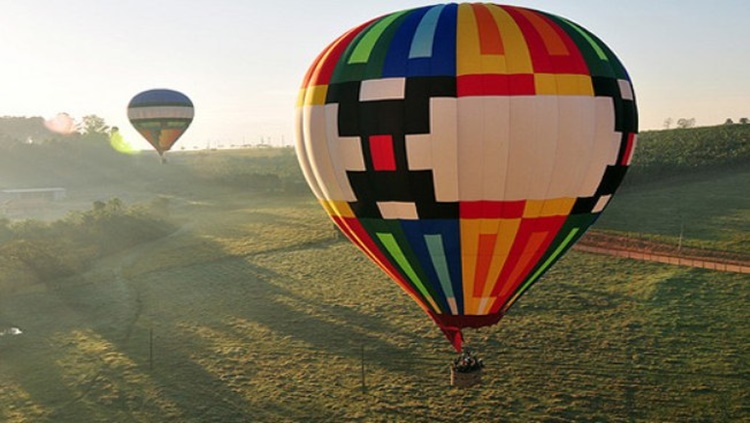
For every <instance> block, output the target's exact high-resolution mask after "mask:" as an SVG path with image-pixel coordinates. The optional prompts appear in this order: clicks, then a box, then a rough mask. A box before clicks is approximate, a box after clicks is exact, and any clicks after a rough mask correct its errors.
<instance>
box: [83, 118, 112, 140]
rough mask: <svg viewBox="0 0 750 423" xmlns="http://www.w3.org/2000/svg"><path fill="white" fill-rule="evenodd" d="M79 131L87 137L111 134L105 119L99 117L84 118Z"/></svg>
mask: <svg viewBox="0 0 750 423" xmlns="http://www.w3.org/2000/svg"><path fill="white" fill-rule="evenodd" d="M78 129H79V130H80V131H81V133H83V134H85V135H92V134H108V133H109V126H107V124H106V122H104V119H103V118H100V117H99V116H97V115H86V116H84V117H83V118H82V119H81V123H79V124H78Z"/></svg>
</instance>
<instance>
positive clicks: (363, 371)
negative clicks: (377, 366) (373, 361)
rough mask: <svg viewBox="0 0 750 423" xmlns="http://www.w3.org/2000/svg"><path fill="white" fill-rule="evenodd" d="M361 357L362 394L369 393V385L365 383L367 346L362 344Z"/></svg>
mask: <svg viewBox="0 0 750 423" xmlns="http://www.w3.org/2000/svg"><path fill="white" fill-rule="evenodd" d="M361 357H362V393H363V394H365V393H367V384H366V383H365V345H364V344H362V347H361Z"/></svg>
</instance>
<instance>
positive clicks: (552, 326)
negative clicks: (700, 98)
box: [0, 128, 750, 423]
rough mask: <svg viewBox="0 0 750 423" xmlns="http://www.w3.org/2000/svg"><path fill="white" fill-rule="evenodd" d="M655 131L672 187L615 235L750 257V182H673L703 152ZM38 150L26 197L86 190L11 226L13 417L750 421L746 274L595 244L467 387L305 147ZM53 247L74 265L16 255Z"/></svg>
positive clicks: (532, 299)
mask: <svg viewBox="0 0 750 423" xmlns="http://www.w3.org/2000/svg"><path fill="white" fill-rule="evenodd" d="M699 129H700V128H699ZM714 130H715V129H711V130H709V131H707V133H711V131H714ZM690 131H691V130H688V131H687V132H686V134H690V133H691V132H690ZM667 132H668V131H667ZM699 133H702V132H700V131H699ZM667 135H669V134H667ZM654 136H656V138H655V139H656V141H653V140H652V141H648V137H647V141H646V144H647V145H648V144H649V143H652V144H651V147H647V149H646V151H648V148H652V149H653V151H652V153H649V154H653V155H654V157H657V158H658V160H656V161H655V162H654V163H656V162H658V163H662V164H663V165H659V166H656V165H653V166H652V167H651V168H650V169H662V168H663V169H669V172H665V173H663V174H664V175H669V176H668V177H667V176H665V177H664V178H662V179H659V180H658V181H650V182H643V183H637V184H633V185H632V186H629V187H627V189H625V190H623V191H622V192H621V193H619V194H618V195H617V196H616V197H615V200H614V201H613V202H612V203H611V205H610V206H609V207H608V210H607V211H606V213H605V214H604V215H603V217H602V219H600V220H599V222H597V224H596V230H599V231H602V230H605V231H607V232H612V233H617V234H621V233H624V234H627V235H630V236H635V237H657V238H659V239H661V240H664V241H665V242H671V243H675V244H676V243H677V242H680V243H683V244H682V245H685V246H690V247H691V248H693V247H694V246H696V245H698V246H710V247H712V248H718V249H726V250H732V249H738V250H744V249H747V248H748V239H747V234H748V233H750V231H748V230H747V228H748V224H750V204H748V203H747V201H748V199H747V198H748V196H747V193H746V187H747V186H749V185H748V184H749V183H750V172H748V171H747V170H746V169H745V168H743V167H744V166H743V165H741V164H740V165H732V163H735V161H734V158H732V157H733V156H732V155H729V156H727V158H725V159H722V160H723V161H719V162H717V163H711V164H709V163H704V164H701V165H698V166H697V167H695V168H691V167H680V166H677V167H669V166H668V163H670V159H668V158H667V157H666V156H670V155H673V152H674V149H675V148H678V147H679V146H680V145H683V142H682V141H680V142H677V143H671V142H668V141H664V142H663V143H662V142H661V141H658V140H659V137H663V136H666V135H664V134H660V133H656V134H654ZM702 136H703V135H701V137H702ZM727 139H729V138H727ZM696 142H697V141H696ZM701 142H710V141H708V140H707V139H703V140H702V141H701ZM744 142H746V141H744ZM743 145H745V144H743V143H740V147H742V146H743ZM22 148H23V149H24V150H22V151H23V154H21V155H15V156H8V155H0V160H3V163H4V164H7V165H9V166H13V169H15V172H17V173H13V174H10V172H9V171H8V168H7V167H4V166H0V176H2V175H5V176H4V177H7V178H8V179H5V180H4V184H3V185H4V186H8V185H5V184H6V183H8V184H12V185H13V186H17V185H22V184H23V183H27V184H28V185H26V186H34V185H37V184H41V185H42V186H50V185H54V186H58V185H63V186H65V187H66V188H67V189H68V193H69V196H68V197H67V198H66V199H64V200H62V201H60V202H59V203H58V202H55V203H52V202H50V203H43V204H37V205H36V206H34V207H33V208H31V209H27V210H17V212H19V213H20V215H19V216H15V217H23V216H32V215H39V216H41V217H46V218H48V219H49V221H48V222H38V221H28V222H26V221H23V220H17V219H15V217H14V219H13V220H10V221H2V225H0V245H1V246H2V247H3V248H4V250H3V261H2V262H0V263H1V264H2V266H3V271H4V272H5V273H4V274H3V275H4V276H5V275H9V274H10V273H8V272H13V274H12V275H13V277H10V278H6V279H3V282H0V331H2V330H3V329H4V328H16V327H17V328H20V329H21V330H22V331H23V333H22V334H21V335H13V336H10V335H4V336H0V421H3V422H5V421H7V422H13V423H15V422H30V421H33V422H67V421H71V422H73V421H144V422H150V421H163V422H169V421H175V422H178V421H179V422H182V421H201V422H214V421H215V422H225V421H259V422H298V421H321V422H322V421H352V422H368V423H369V422H390V421H415V422H452V421H459V420H461V421H519V422H525V421H550V422H554V421H559V422H565V421H614V422H620V421H623V422H624V421H745V420H748V419H750V411H749V410H748V409H747V406H746V404H748V403H750V384H749V382H748V381H750V367H749V365H748V363H750V345H748V339H750V327H748V325H747V324H746V322H747V321H748V320H750V314H749V313H750V310H749V309H748V308H747V307H746V305H747V303H748V301H750V284H748V277H747V275H740V274H734V273H725V272H713V271H709V270H704V269H690V268H685V267H679V266H671V265H664V264H656V263H646V262H639V261H633V260H627V259H619V258H612V257H606V256H599V255H593V254H585V253H581V252H577V251H572V252H570V253H569V254H568V255H566V256H565V257H564V258H562V259H561V260H560V262H559V263H557V264H556V265H555V267H554V268H553V269H552V270H551V271H550V272H549V273H548V274H546V275H545V276H544V278H543V280H541V281H540V282H539V283H538V284H537V285H535V286H534V287H533V288H532V290H531V291H530V292H529V293H528V294H526V295H525V296H524V298H522V299H521V300H520V301H519V303H518V304H517V305H516V306H515V307H514V308H513V309H512V310H511V311H510V313H508V315H507V316H506V317H505V318H504V320H503V321H502V322H501V323H500V324H499V325H498V326H495V327H491V328H486V329H482V330H477V331H467V332H468V333H467V338H468V342H469V347H471V348H473V349H474V350H475V351H477V352H478V353H479V354H480V355H481V357H483V358H484V360H485V363H486V364H487V366H486V368H485V374H484V380H483V383H482V385H481V386H479V387H476V388H473V389H468V390H459V389H453V388H450V387H449V385H448V363H449V362H450V360H451V359H452V358H453V354H452V351H451V349H450V347H449V346H448V345H447V343H446V342H445V339H444V337H443V335H442V334H441V333H440V331H439V329H437V328H436V327H435V326H434V325H432V324H431V323H430V321H429V319H428V318H427V317H426V316H425V315H424V313H422V311H421V310H419V308H418V307H416V306H415V305H414V304H413V303H412V301H411V300H410V299H409V298H408V297H407V296H406V295H404V294H403V292H402V291H401V290H400V289H399V288H398V287H397V286H396V285H395V284H393V283H392V282H391V281H389V280H388V278H387V276H385V275H384V274H383V273H382V272H380V271H379V270H378V269H377V268H376V267H375V266H374V265H373V264H372V263H370V262H369V261H368V260H367V259H366V258H365V257H364V256H363V255H362V254H361V253H359V252H358V251H357V250H356V249H355V248H354V247H353V246H352V245H350V244H349V243H347V242H345V241H343V240H341V239H339V238H338V237H336V232H335V231H334V230H333V229H332V227H331V224H330V221H329V219H328V218H327V217H326V216H325V213H324V212H323V210H321V208H320V207H319V206H318V204H316V202H315V201H314V199H313V198H312V195H311V194H310V193H309V191H308V190H307V189H306V188H305V187H304V185H302V186H301V188H300V183H301V175H300V173H299V170H298V169H297V167H296V159H295V158H294V155H293V153H292V151H290V150H288V149H285V150H280V149H278V150H277V149H273V150H262V151H260V150H238V151H207V152H189V153H187V152H186V153H177V154H170V155H169V161H168V163H167V164H166V165H162V164H160V163H159V160H158V158H156V156H155V155H154V154H149V153H143V154H138V155H132V156H126V155H120V154H118V153H115V152H114V151H112V150H111V149H109V147H108V146H107V145H106V144H98V145H96V146H95V147H84V146H83V145H69V144H65V143H60V144H57V145H52V144H50V145H49V146H47V145H34V146H25V147H22ZM40 150H43V151H44V153H43V154H41V153H40V154H38V153H39V152H40ZM735 151H737V152H740V151H743V150H742V148H737V149H735ZM644 154H645V153H644ZM737 154H739V153H737ZM14 160H15V162H16V163H14ZM699 163H703V162H699ZM738 163H739V162H738ZM639 169H641V170H639ZM647 169H649V168H648V167H647V166H644V167H643V168H639V167H638V166H634V167H633V169H632V172H631V173H630V174H629V175H628V178H630V177H631V176H634V175H636V178H634V179H637V175H638V174H639V172H643V171H645V170H647ZM696 169H697V170H696ZM3 172H5V173H3ZM113 198H114V199H113ZM92 204H93V207H92ZM147 206H148V207H147ZM51 209H54V211H55V212H56V213H58V214H62V213H63V212H65V211H66V210H67V209H74V210H78V212H77V213H74V214H73V215H69V217H61V218H54V216H52V213H49V212H50V210H51ZM63 216H64V214H63ZM676 216H677V217H679V219H678V218H675V217H676ZM134 219H137V220H134ZM139 222H140V223H139ZM133 223H135V224H136V225H137V229H138V230H135V229H136V228H134V227H133V226H131V225H132V224H133ZM149 225H156V227H153V228H149V229H148V230H142V229H143V228H144V227H149ZM123 233H125V235H127V236H124V235H123ZM43 236H46V237H51V239H54V240H55V242H51V243H46V242H45V239H50V238H44V237H43ZM114 240H118V241H121V242H119V243H116V242H114ZM19 241H23V242H20V243H19ZM30 241H34V242H35V244H34V245H36V246H37V247H39V246H44V247H45V248H40V250H41V252H42V253H44V254H45V256H43V257H48V258H49V257H52V258H54V259H55V260H54V261H49V262H45V263H52V264H54V265H55V266H57V267H55V268H42V269H41V270H43V271H44V272H41V273H40V272H38V271H36V270H37V269H39V267H38V266H36V265H33V264H32V265H30V266H29V265H28V263H34V262H33V261H32V259H35V258H38V257H39V256H28V255H27V256H23V257H21V260H18V259H16V257H18V254H17V252H18V251H21V252H33V251H35V250H31V249H29V248H27V247H28V245H29V244H28V242H30ZM136 241H137V242H136ZM19 247H23V248H19ZM14 249H15V250H14ZM36 251H39V250H36ZM81 258H86V259H87V260H86V262H82V261H81ZM24 259H25V260H26V261H24ZM19 263H20V264H19ZM66 264H75V266H72V265H66ZM60 269H63V270H64V271H65V273H61V272H60Z"/></svg>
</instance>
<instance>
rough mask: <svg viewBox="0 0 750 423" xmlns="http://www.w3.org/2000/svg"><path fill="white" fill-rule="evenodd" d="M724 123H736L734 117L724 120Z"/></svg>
mask: <svg viewBox="0 0 750 423" xmlns="http://www.w3.org/2000/svg"><path fill="white" fill-rule="evenodd" d="M724 125H734V121H733V120H732V118H727V120H725V121H724Z"/></svg>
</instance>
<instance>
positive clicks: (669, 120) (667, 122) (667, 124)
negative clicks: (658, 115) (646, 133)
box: [664, 117, 672, 129]
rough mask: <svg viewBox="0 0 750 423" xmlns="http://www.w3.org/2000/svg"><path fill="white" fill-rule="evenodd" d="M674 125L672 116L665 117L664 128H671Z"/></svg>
mask: <svg viewBox="0 0 750 423" xmlns="http://www.w3.org/2000/svg"><path fill="white" fill-rule="evenodd" d="M671 127H672V118H671V117H670V118H666V119H664V129H669V128H671Z"/></svg>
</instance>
